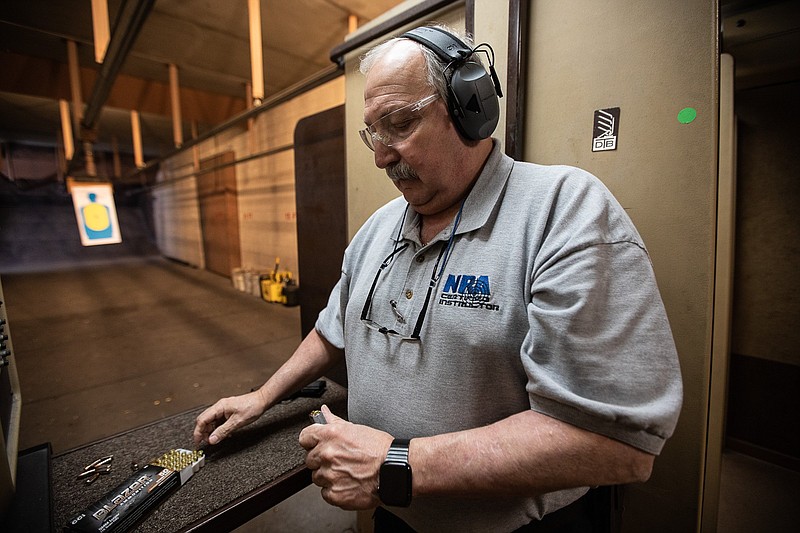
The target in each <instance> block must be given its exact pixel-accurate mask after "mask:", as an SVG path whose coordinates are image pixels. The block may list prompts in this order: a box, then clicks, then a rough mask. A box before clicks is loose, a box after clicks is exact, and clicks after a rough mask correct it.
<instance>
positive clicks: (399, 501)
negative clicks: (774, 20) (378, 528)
mask: <svg viewBox="0 0 800 533" xmlns="http://www.w3.org/2000/svg"><path fill="white" fill-rule="evenodd" d="M409 442H411V441H410V439H394V441H393V442H392V445H391V446H390V447H389V452H388V453H387V454H386V460H385V461H384V462H383V464H382V465H381V470H380V475H379V478H378V497H379V498H380V499H381V502H383V503H384V504H385V505H391V506H394V507H408V506H409V505H411V465H410V464H408V443H409Z"/></svg>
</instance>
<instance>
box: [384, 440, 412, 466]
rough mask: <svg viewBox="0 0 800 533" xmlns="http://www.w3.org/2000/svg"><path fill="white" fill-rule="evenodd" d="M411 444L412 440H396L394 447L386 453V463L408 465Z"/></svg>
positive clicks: (393, 442)
mask: <svg viewBox="0 0 800 533" xmlns="http://www.w3.org/2000/svg"><path fill="white" fill-rule="evenodd" d="M410 442H411V439H394V440H393V441H392V445H391V446H389V451H388V452H386V461H391V462H400V463H407V462H408V444H409V443H410Z"/></svg>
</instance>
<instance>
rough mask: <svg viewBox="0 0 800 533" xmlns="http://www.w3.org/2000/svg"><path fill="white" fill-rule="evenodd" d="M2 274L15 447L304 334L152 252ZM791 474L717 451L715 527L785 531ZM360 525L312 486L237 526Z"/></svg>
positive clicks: (124, 423) (213, 279) (211, 384)
mask: <svg viewBox="0 0 800 533" xmlns="http://www.w3.org/2000/svg"><path fill="white" fill-rule="evenodd" d="M2 282H3V290H4V293H5V299H6V304H7V311H8V315H9V325H10V328H11V332H12V337H13V343H14V349H15V355H14V357H15V358H16V362H17V367H18V371H19V377H20V382H21V386H22V398H23V407H22V423H21V439H20V449H21V450H22V449H26V448H28V447H31V446H35V445H38V444H41V443H43V442H50V443H51V444H52V447H53V450H54V452H55V453H59V452H62V451H66V450H69V449H71V448H74V447H77V446H81V445H83V444H87V443H89V442H92V441H95V440H97V439H100V438H103V437H107V436H110V435H114V434H116V433H119V432H122V431H126V430H128V429H131V428H134V427H137V426H140V425H142V424H146V423H148V422H152V421H155V420H158V419H160V418H164V417H167V416H170V415H173V414H177V413H180V412H183V411H186V410H188V409H191V408H193V407H196V406H200V405H207V404H210V403H212V402H214V401H215V400H217V399H218V398H220V397H222V396H227V395H234V394H239V393H242V392H246V391H249V390H250V389H251V388H253V387H256V386H259V385H260V384H261V383H263V382H264V381H265V380H266V379H267V378H268V377H269V376H270V375H271V374H272V373H273V372H274V371H275V369H277V368H278V366H279V365H280V364H281V363H282V362H283V361H284V360H285V359H286V358H287V357H288V356H289V355H290V354H291V353H292V351H293V350H294V348H295V347H296V346H297V344H298V343H299V341H300V313H299V308H297V307H294V308H288V307H284V306H281V305H276V304H268V303H266V302H263V301H262V300H260V299H258V298H256V297H254V296H250V295H246V294H243V293H240V292H237V291H236V290H235V289H234V288H233V287H232V285H231V283H230V281H229V280H228V279H226V278H223V277H221V276H217V275H215V274H212V273H209V272H206V271H201V270H197V269H194V268H191V267H186V266H183V265H180V264H176V263H173V262H170V261H167V260H165V259H162V258H158V257H149V258H141V259H130V260H125V261H122V262H104V263H102V264H96V265H86V266H81V267H79V268H75V267H72V268H60V269H52V268H51V269H48V270H42V271H39V272H31V271H27V272H19V271H15V272H10V273H4V274H3V276H2ZM191 430H192V428H190V427H187V428H186V441H187V442H186V443H187V444H188V443H189V439H190V435H191ZM181 444H183V443H176V445H181ZM798 481H800V474H798V472H794V471H790V470H786V469H783V468H780V467H777V466H775V465H771V464H769V463H764V462H761V461H758V460H755V459H752V458H750V457H747V456H743V455H740V454H733V453H726V454H725V456H724V458H723V467H722V490H721V500H720V513H719V515H720V519H719V526H718V532H719V533H739V532H752V531H770V532H771V533H780V532H784V531H785V532H788V531H794V528H795V527H796V524H798V523H800V508H798V507H797V506H796V505H795V504H794V491H795V487H796V486H797V483H798ZM365 522H367V523H365ZM359 525H360V526H361V527H360V528H359ZM368 529H369V525H368V520H365V517H364V516H361V522H360V524H359V521H358V517H357V516H356V513H350V512H345V511H341V510H339V509H336V508H333V507H331V506H329V505H327V504H326V503H325V502H324V501H322V499H321V497H320V496H319V490H318V489H317V488H316V487H314V486H311V487H308V488H307V489H305V490H303V491H301V492H300V493H298V494H297V495H295V496H293V497H292V498H290V499H288V500H286V501H285V502H283V503H282V504H280V505H278V506H276V507H274V508H272V509H270V510H268V511H266V512H265V513H263V514H262V515H261V516H259V517H257V518H256V519H254V520H252V521H251V522H249V523H248V524H245V525H244V526H242V527H241V528H239V529H237V530H236V533H258V532H262V531H272V532H279V533H282V532H286V533H289V532H295V531H304V532H312V533H313V532H319V533H329V532H330V533H334V532H350V531H352V532H356V531H359V530H360V531H366V530H368Z"/></svg>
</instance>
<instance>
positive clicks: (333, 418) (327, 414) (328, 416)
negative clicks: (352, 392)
mask: <svg viewBox="0 0 800 533" xmlns="http://www.w3.org/2000/svg"><path fill="white" fill-rule="evenodd" d="M320 411H322V414H324V415H325V420H327V421H328V423H329V424H330V423H331V422H338V421H340V420H342V419H341V418H339V417H338V416H336V415H335V414H333V413H332V412H331V410H330V408H329V407H328V406H327V405H323V406H322V407H321V408H320Z"/></svg>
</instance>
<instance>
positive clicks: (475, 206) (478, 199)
mask: <svg viewBox="0 0 800 533" xmlns="http://www.w3.org/2000/svg"><path fill="white" fill-rule="evenodd" d="M513 167H514V160H513V159H511V158H510V157H508V156H507V155H505V154H504V153H503V151H502V150H501V149H500V142H499V141H498V140H497V139H494V138H493V139H492V151H491V152H490V153H489V157H488V158H487V159H486V163H484V165H483V169H481V173H480V174H479V175H478V179H477V180H476V181H475V185H473V187H472V190H471V191H470V193H469V196H467V199H466V201H465V203H464V209H463V212H462V214H461V221H460V222H459V224H458V229H457V230H456V232H457V234H458V235H462V234H464V233H468V232H470V231H474V230H476V229H479V228H481V227H483V225H484V224H486V222H487V220H489V215H491V213H492V211H493V210H494V207H495V205H496V204H497V201H498V199H499V198H500V194H501V193H502V191H503V189H504V188H505V185H506V182H507V181H508V177H509V176H510V175H511V169H512V168H513ZM406 206H408V204H406ZM407 209H408V212H407V214H406V216H405V222H404V224H403V228H402V230H401V231H400V239H401V240H403V239H409V240H411V241H413V242H415V243H417V244H421V243H420V242H419V223H420V216H419V213H417V212H415V211H414V210H413V209H410V208H408V207H407ZM398 224H399V222H398ZM452 228H453V225H452V223H451V224H450V226H448V228H447V229H445V230H444V231H443V232H442V233H441V234H440V235H439V237H438V239H435V240H434V241H432V242H435V241H436V240H441V239H448V238H450V231H452ZM398 229H399V228H398V226H395V230H394V232H393V233H392V240H395V237H396V235H397V230H398Z"/></svg>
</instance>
